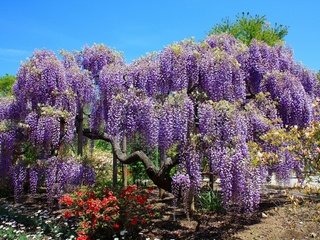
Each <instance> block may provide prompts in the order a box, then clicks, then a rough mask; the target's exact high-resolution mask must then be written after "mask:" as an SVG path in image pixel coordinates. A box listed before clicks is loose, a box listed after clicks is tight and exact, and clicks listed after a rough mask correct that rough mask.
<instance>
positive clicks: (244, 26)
mask: <svg viewBox="0 0 320 240" xmlns="http://www.w3.org/2000/svg"><path fill="white" fill-rule="evenodd" d="M220 33H228V34H231V35H232V36H234V37H235V38H237V39H239V40H240V41H242V42H243V43H245V44H246V45H249V44H250V43H251V41H252V40H253V39H256V40H259V41H262V42H265V43H267V44H268V45H270V46H274V45H275V44H278V43H281V42H282V41H284V37H285V36H286V35H287V34H288V27H286V26H284V25H281V24H280V25H278V24H275V25H274V26H272V25H271V24H270V23H269V22H268V21H267V19H266V17H265V16H259V15H255V16H251V15H250V14H249V13H242V14H241V15H238V16H237V18H236V20H235V21H231V20H230V19H228V18H227V19H225V20H223V21H222V23H219V24H217V25H215V26H214V27H213V28H212V29H211V31H210V32H209V35H212V34H220Z"/></svg>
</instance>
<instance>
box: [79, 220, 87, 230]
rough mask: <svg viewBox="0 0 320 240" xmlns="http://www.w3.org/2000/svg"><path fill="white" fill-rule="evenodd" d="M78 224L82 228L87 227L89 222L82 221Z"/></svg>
mask: <svg viewBox="0 0 320 240" xmlns="http://www.w3.org/2000/svg"><path fill="white" fill-rule="evenodd" d="M80 225H81V227H82V228H84V229H86V228H89V223H88V222H82V223H81V224H80Z"/></svg>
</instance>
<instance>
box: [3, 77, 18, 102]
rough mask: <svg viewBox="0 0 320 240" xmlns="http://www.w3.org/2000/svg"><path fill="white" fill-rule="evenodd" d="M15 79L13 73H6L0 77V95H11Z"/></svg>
mask: <svg viewBox="0 0 320 240" xmlns="http://www.w3.org/2000/svg"><path fill="white" fill-rule="evenodd" d="M15 81H16V77H15V76H13V75H9V74H6V75H4V76H2V77H0V96H1V97H4V96H10V95H12V86H13V84H14V83H15Z"/></svg>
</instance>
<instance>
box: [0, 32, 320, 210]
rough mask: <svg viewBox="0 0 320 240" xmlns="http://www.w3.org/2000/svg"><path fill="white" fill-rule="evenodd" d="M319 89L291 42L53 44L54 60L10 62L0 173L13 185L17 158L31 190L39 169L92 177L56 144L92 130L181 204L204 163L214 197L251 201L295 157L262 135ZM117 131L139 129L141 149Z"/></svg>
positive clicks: (133, 137)
mask: <svg viewBox="0 0 320 240" xmlns="http://www.w3.org/2000/svg"><path fill="white" fill-rule="evenodd" d="M318 92H319V86H318V82H317V78H316V75H315V74H314V73H313V72H310V71H309V70H307V69H305V68H304V67H303V66H301V65H300V64H298V63H296V62H295V61H294V59H293V56H292V52H291V51H290V49H288V48H286V47H285V46H283V45H275V46H268V45H267V44H265V43H262V42H258V41H256V40H253V41H252V42H251V43H250V45H249V46H246V45H244V44H243V43H242V42H240V41H238V40H237V39H235V38H234V37H233V36H230V35H227V34H220V35H211V36H209V37H208V38H207V39H206V40H205V41H203V42H200V43H196V42H194V41H192V40H185V41H182V42H179V43H176V44H173V45H170V46H168V47H166V48H164V49H163V50H162V51H160V52H159V53H153V54H149V55H147V56H145V57H142V58H140V59H138V60H136V61H134V62H133V63H132V64H125V63H124V61H123V59H122V57H121V55H119V54H118V53H117V52H115V51H113V50H111V49H109V48H107V47H105V46H103V45H93V46H92V47H85V48H84V49H83V50H82V51H80V52H74V53H67V52H63V54H62V60H59V59H58V58H57V57H56V56H55V55H54V54H53V53H52V52H50V51H46V50H41V51H36V52H35V53H34V55H33V56H32V57H31V58H30V59H29V60H28V61H27V62H26V63H24V64H23V65H22V66H21V68H20V70H19V73H18V76H17V83H16V85H15V87H14V99H13V100H12V101H5V102H2V103H1V114H0V116H1V120H2V122H1V135H0V136H1V177H2V179H5V178H9V179H10V178H11V179H13V182H14V187H15V192H16V194H17V195H18V193H19V192H20V191H21V186H22V183H23V182H24V181H25V179H26V175H27V171H26V166H28V169H29V176H30V180H29V181H30V184H31V187H30V189H31V190H32V191H35V189H36V184H37V181H36V179H37V173H38V172H40V170H38V169H44V172H45V173H44V175H45V176H46V186H47V189H48V193H50V194H54V192H55V191H56V192H57V191H58V192H59V191H62V190H63V186H65V185H66V184H69V183H78V184H80V183H91V180H92V178H93V172H92V171H91V170H90V168H89V167H88V166H85V165H81V164H80V163H78V162H76V161H75V160H71V156H72V153H70V151H69V152H68V149H69V148H68V147H67V146H68V145H74V144H75V142H77V145H78V152H80V153H81V151H82V145H83V143H84V142H85V139H86V138H88V139H91V140H96V139H100V140H105V141H107V142H110V143H111V145H112V148H113V152H114V154H115V156H116V157H117V159H118V160H119V161H120V162H121V163H123V164H132V163H135V162H139V161H140V162H142V163H143V165H144V167H145V170H146V173H147V175H148V176H149V178H150V179H151V180H152V181H153V182H154V183H155V184H156V185H157V186H159V187H160V188H162V189H165V190H166V191H169V192H172V193H173V194H174V195H176V196H179V195H182V197H183V199H184V201H185V204H187V205H188V201H189V199H190V196H192V195H196V194H197V192H198V191H199V189H200V187H201V181H202V173H203V172H210V173H211V174H213V175H215V176H217V177H218V178H220V186H221V191H222V197H223V202H224V206H225V208H228V207H230V206H231V205H234V204H236V205H238V206H239V209H242V210H247V211H252V210H254V209H255V208H256V207H257V206H258V204H259V201H260V193H261V186H262V184H263V183H264V182H265V181H266V178H267V176H268V175H269V174H271V173H272V172H275V173H276V175H277V176H278V177H279V178H281V179H285V178H287V177H288V176H289V174H290V172H291V171H293V170H294V171H296V172H297V173H298V174H300V175H301V173H302V171H303V168H304V163H303V162H302V161H300V160H299V159H297V158H295V157H294V155H293V154H291V152H290V151H286V150H284V148H280V147H278V146H276V145H273V144H270V142H269V141H264V140H263V137H262V136H264V135H265V134H267V133H268V132H270V131H274V130H275V129H279V130H287V129H290V128H291V127H296V128H304V127H307V126H308V125H309V124H311V123H312V122H313V121H316V120H317V119H318V115H317V112H318V111H317V109H316V108H317V106H318V105H317V104H314V102H315V101H316V100H317V96H318ZM75 139H78V140H77V141H74V140H75ZM124 139H126V141H127V142H128V143H130V142H132V141H137V139H138V141H139V142H140V146H141V149H139V150H138V151H134V152H131V153H129V154H126V153H125V152H123V151H122V142H123V140H124ZM31 153H32V154H33V157H34V159H36V160H37V161H33V162H32V161H30V160H28V157H26V156H29V155H30V154H31ZM154 153H157V155H159V156H160V157H159V163H160V164H157V163H155V162H154V161H152V158H151V155H154ZM271 153H272V154H274V153H276V156H277V157H273V158H271V157H267V156H269V155H272V154H271ZM268 154H269V155H268ZM157 166H159V167H157ZM53 169H54V170H53ZM53 172H54V173H55V174H50V173H53ZM67 172H68V173H74V174H73V175H72V176H70V174H68V173H67ZM300 175H299V176H300ZM54 183H55V184H54ZM57 183H58V184H57Z"/></svg>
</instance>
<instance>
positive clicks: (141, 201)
mask: <svg viewBox="0 0 320 240" xmlns="http://www.w3.org/2000/svg"><path fill="white" fill-rule="evenodd" d="M146 201H147V199H146V198H145V197H142V196H141V195H138V196H137V203H139V204H141V205H143V204H145V202H146Z"/></svg>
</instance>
